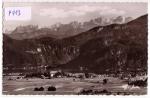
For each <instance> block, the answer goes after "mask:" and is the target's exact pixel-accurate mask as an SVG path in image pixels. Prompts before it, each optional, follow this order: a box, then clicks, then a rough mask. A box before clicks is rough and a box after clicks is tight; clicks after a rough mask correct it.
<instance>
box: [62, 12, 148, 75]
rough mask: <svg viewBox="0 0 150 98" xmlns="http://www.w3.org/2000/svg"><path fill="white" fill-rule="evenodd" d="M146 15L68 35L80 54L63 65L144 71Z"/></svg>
mask: <svg viewBox="0 0 150 98" xmlns="http://www.w3.org/2000/svg"><path fill="white" fill-rule="evenodd" d="M147 28H148V26H147V15H145V16H142V17H139V18H137V19H135V20H133V21H131V22H129V23H127V24H120V25H119V24H112V25H108V26H104V27H95V28H93V29H92V30H90V31H88V32H86V33H82V34H80V35H77V36H75V37H72V38H71V39H70V40H75V42H76V43H78V45H80V55H79V56H78V57H76V58H75V59H74V60H72V61H70V62H69V63H67V64H66V65H64V66H65V67H66V68H70V70H72V69H74V70H77V71H80V68H81V67H83V68H84V71H85V70H86V71H91V72H97V73H102V72H106V71H109V72H118V71H127V70H130V71H132V70H136V71H137V70H146V68H147Z"/></svg>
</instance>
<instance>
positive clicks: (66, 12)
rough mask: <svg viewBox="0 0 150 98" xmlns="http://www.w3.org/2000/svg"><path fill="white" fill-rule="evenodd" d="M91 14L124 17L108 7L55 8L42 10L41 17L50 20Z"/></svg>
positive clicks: (119, 12)
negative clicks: (46, 17)
mask: <svg viewBox="0 0 150 98" xmlns="http://www.w3.org/2000/svg"><path fill="white" fill-rule="evenodd" d="M90 13H97V14H98V15H112V14H113V15H123V14H125V12H124V11H122V10H117V9H113V8H111V7H107V6H87V5H84V6H73V7H72V8H70V7H69V8H63V7H61V8H60V7H53V8H44V9H41V10H40V16H48V17H50V18H68V17H71V16H83V15H87V14H90Z"/></svg>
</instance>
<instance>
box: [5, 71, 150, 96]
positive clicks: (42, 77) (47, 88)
mask: <svg viewBox="0 0 150 98" xmlns="http://www.w3.org/2000/svg"><path fill="white" fill-rule="evenodd" d="M3 80H4V81H3V93H4V94H45V93H46V94H62V93H63V94H75V95H76V94H79V95H80V94H83V95H84V94H85V95H87V94H88V95H89V94H90V95H91V94H104V95H109V94H114V95H118V94H119V95H120V94H121V95H130V94H140V95H141V94H146V93H147V92H146V90H147V76H146V74H144V73H140V74H138V75H136V76H132V75H131V74H128V76H127V75H126V76H125V75H123V74H117V75H115V74H95V73H84V72H80V73H72V72H64V71H62V70H51V71H47V72H38V73H37V72H35V73H34V72H32V73H27V74H25V73H7V74H3ZM18 87H19V88H18Z"/></svg>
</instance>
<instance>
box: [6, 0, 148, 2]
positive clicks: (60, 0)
mask: <svg viewBox="0 0 150 98" xmlns="http://www.w3.org/2000/svg"><path fill="white" fill-rule="evenodd" d="M3 2H148V0H3Z"/></svg>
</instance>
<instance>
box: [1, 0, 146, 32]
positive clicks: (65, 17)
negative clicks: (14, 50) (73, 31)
mask: <svg viewBox="0 0 150 98" xmlns="http://www.w3.org/2000/svg"><path fill="white" fill-rule="evenodd" d="M6 7H31V16H32V17H31V19H30V20H27V21H21V20H20V21H6V20H5V18H3V26H4V27H3V29H4V30H6V29H7V30H14V29H15V28H16V27H17V26H20V25H21V26H23V25H38V26H39V27H50V26H51V25H53V24H56V23H63V24H66V23H69V22H72V21H79V22H84V21H88V20H90V19H94V18H97V17H101V16H103V17H115V16H126V17H128V16H129V17H133V18H137V17H140V16H142V15H145V14H147V9H148V5H147V3H102V2H101V3H98V2H97V3H54V2H53V3H52V2H51V3H50V2H47V3H43V2H36V3H25V2H24V3H8V2H7V3H4V5H3V8H6Z"/></svg>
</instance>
